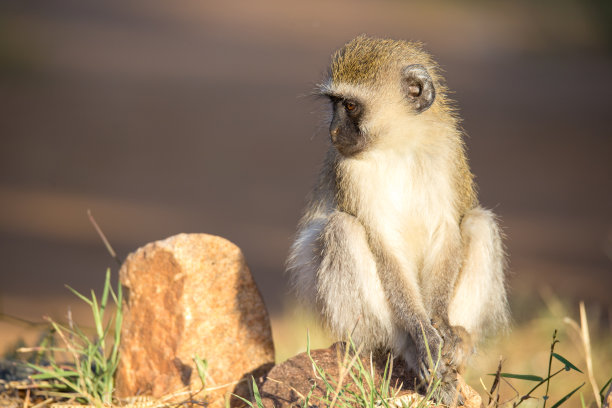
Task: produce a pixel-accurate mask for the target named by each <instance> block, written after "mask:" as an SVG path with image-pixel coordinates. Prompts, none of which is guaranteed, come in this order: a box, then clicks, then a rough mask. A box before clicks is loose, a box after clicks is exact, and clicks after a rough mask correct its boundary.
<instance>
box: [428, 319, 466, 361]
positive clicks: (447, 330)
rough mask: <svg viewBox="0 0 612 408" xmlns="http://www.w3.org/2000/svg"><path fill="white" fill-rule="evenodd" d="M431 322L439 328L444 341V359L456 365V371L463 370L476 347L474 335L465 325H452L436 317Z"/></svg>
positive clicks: (442, 356)
mask: <svg viewBox="0 0 612 408" xmlns="http://www.w3.org/2000/svg"><path fill="white" fill-rule="evenodd" d="M431 324H432V326H433V327H434V328H435V329H436V330H438V333H439V334H440V336H441V337H442V341H443V342H444V344H443V346H442V355H441V358H442V360H444V361H445V362H446V364H448V365H450V366H452V367H454V368H455V369H456V371H458V372H462V371H463V368H464V366H465V363H466V361H467V359H468V357H469V356H470V355H471V354H472V351H473V348H474V344H473V341H472V337H471V336H470V334H469V333H468V331H467V330H465V328H464V327H463V326H451V325H450V324H449V323H448V322H445V321H444V320H442V319H438V318H434V319H433V320H432V322H431Z"/></svg>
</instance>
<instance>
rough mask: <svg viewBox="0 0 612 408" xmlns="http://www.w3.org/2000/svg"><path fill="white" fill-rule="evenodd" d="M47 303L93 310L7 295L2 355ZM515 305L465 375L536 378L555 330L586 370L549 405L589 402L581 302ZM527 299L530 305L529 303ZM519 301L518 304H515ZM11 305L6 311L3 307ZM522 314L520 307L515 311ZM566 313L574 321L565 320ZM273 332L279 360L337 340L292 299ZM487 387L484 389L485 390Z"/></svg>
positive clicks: (602, 330)
mask: <svg viewBox="0 0 612 408" xmlns="http://www.w3.org/2000/svg"><path fill="white" fill-rule="evenodd" d="M39 302H42V303H43V304H44V305H45V307H44V310H45V314H46V315H48V316H50V317H52V318H53V319H55V320H57V321H65V320H66V316H67V311H68V310H70V312H71V313H72V315H73V318H74V320H75V321H77V322H80V323H81V324H82V325H85V326H88V325H89V326H90V325H91V324H92V322H91V318H90V314H89V313H90V312H89V309H88V307H87V306H86V305H84V304H83V303H82V302H80V301H79V300H78V299H76V298H73V297H71V295H70V294H68V295H66V296H65V297H57V298H48V299H36V300H34V299H30V300H29V301H28V300H27V299H20V298H10V297H6V296H5V297H4V298H3V299H2V305H3V306H2V307H3V312H4V313H8V311H9V310H10V311H11V313H10V314H11V315H16V314H15V312H16V311H17V312H19V311H21V312H20V313H19V317H21V318H24V321H21V320H16V319H13V318H11V317H8V316H6V315H4V316H3V317H2V318H1V319H0V352H2V353H3V354H4V355H5V356H6V355H8V354H11V353H12V351H13V350H14V349H15V348H16V347H18V346H23V345H35V344H36V342H37V341H38V339H39V338H40V336H41V334H42V333H43V332H44V329H45V326H44V325H32V324H30V323H34V322H42V320H43V319H42V316H41V315H38V316H37V315H36V313H40V310H41V308H40V303H39ZM515 303H520V308H521V309H527V310H528V309H530V308H531V309H532V310H533V313H532V315H531V316H527V317H522V321H520V322H515V323H514V325H513V327H512V329H511V330H510V332H509V333H508V334H507V335H505V336H500V337H498V338H495V339H491V340H489V341H487V342H486V343H485V344H484V345H482V346H481V347H480V350H479V352H478V354H477V355H476V356H475V357H474V358H473V359H472V361H471V364H470V367H469V368H468V370H467V372H466V373H465V378H466V380H467V382H468V384H470V385H471V386H472V387H473V388H474V389H476V391H478V392H479V393H480V394H481V396H483V399H484V401H485V402H486V401H487V400H488V397H487V390H488V389H490V387H491V384H492V382H493V377H492V376H490V375H489V374H490V373H494V372H495V371H496V369H497V366H498V364H499V361H500V358H501V360H502V371H503V372H508V373H514V374H533V375H538V376H541V377H545V376H546V375H547V369H548V362H549V356H550V344H551V341H552V335H553V332H554V331H555V330H557V339H558V340H559V341H560V342H559V343H558V344H556V346H555V352H556V353H558V354H560V355H561V356H563V357H565V358H567V359H568V360H569V361H570V362H572V363H573V364H574V365H576V366H577V367H578V368H579V369H580V370H582V371H583V373H584V374H581V373H578V372H574V371H568V372H565V371H564V372H561V373H560V374H559V375H557V376H556V377H555V378H553V379H552V380H551V382H550V391H549V392H550V402H551V404H549V405H550V406H552V405H553V404H554V402H556V401H558V400H559V399H561V398H562V397H563V396H565V395H566V394H568V393H569V392H570V391H572V390H573V389H575V388H576V387H578V386H580V385H581V384H582V383H585V384H584V385H583V386H582V388H580V390H579V391H578V392H577V393H576V394H574V395H573V396H572V399H571V400H569V401H568V402H567V403H566V404H565V405H566V406H580V402H579V401H580V397H581V396H580V394H581V393H582V397H583V398H584V400H585V403H586V404H587V405H586V406H589V405H588V404H589V403H591V402H593V400H594V397H593V395H594V391H593V385H592V383H591V382H590V381H589V377H588V367H587V363H586V358H585V349H584V343H583V342H582V341H581V335H580V333H579V332H578V326H580V324H581V323H580V316H579V307H578V304H571V305H569V304H563V302H561V301H560V300H559V299H558V298H557V297H555V296H554V295H552V294H550V293H548V292H546V291H544V292H543V294H542V295H541V298H540V299H532V300H531V301H530V302H529V301H521V302H515ZM529 305H531V306H529ZM518 307H519V306H517V308H518ZM7 309H8V310H7ZM520 313H522V314H524V313H523V312H520ZM598 313H599V312H598V311H597V310H588V309H587V316H588V318H587V322H588V326H589V334H590V345H591V349H592V350H591V355H592V359H591V360H592V373H593V378H594V380H595V382H596V387H597V389H600V388H601V387H603V385H604V384H605V383H606V381H607V380H608V379H609V378H610V377H611V376H612V335H611V329H610V322H609V321H606V320H605V319H604V318H603V317H602V316H601V315H598ZM568 318H569V319H571V320H572V321H574V322H575V325H574V323H569V320H568ZM271 323H272V330H273V336H274V342H275V347H276V360H277V362H282V361H284V360H286V359H287V358H289V357H291V356H293V355H295V354H297V353H300V352H303V351H305V350H306V344H307V338H308V337H309V338H310V346H311V348H313V349H316V348H321V347H327V346H329V345H330V344H331V343H333V341H334V339H333V338H332V337H331V336H330V335H329V334H328V333H327V332H326V330H325V329H323V328H322V327H321V325H320V324H319V323H318V321H317V319H316V317H315V316H314V315H313V314H312V313H309V312H308V311H306V310H304V309H303V308H300V307H298V306H296V305H292V306H288V307H286V308H285V312H284V313H282V314H278V315H273V316H271ZM562 367H563V365H562V364H561V363H560V362H559V361H557V360H555V359H553V363H552V372H555V371H557V370H559V369H560V368H562ZM535 384H536V383H534V382H529V381H521V380H516V379H513V380H509V381H508V382H503V383H502V386H501V396H500V401H501V402H504V401H509V400H511V399H513V398H517V396H522V395H525V394H526V393H527V392H528V390H529V389H530V388H532V387H533V386H534V385H535ZM485 387H486V389H485ZM544 389H545V386H542V387H540V388H539V389H538V390H537V391H536V392H534V393H533V394H532V395H533V396H534V397H539V398H540V397H541V396H542V395H543V392H544ZM541 405H542V401H541V399H533V400H528V401H525V402H524V403H523V404H522V405H521V406H525V407H536V406H541Z"/></svg>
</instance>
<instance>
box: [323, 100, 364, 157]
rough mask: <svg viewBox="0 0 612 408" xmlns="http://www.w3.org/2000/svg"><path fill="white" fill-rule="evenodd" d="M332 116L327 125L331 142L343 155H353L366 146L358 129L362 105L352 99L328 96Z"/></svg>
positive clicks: (361, 115)
mask: <svg viewBox="0 0 612 408" xmlns="http://www.w3.org/2000/svg"><path fill="white" fill-rule="evenodd" d="M329 99H330V101H331V103H332V108H333V117H332V121H331V124H330V126H329V135H330V137H331V142H332V144H333V145H334V147H335V148H336V149H338V151H339V152H340V153H341V154H342V155H343V156H353V155H355V154H357V153H359V152H361V151H363V149H365V148H366V146H367V144H368V140H367V138H366V136H365V135H364V134H363V132H361V131H360V130H359V122H360V121H361V118H362V117H363V111H364V109H363V105H362V104H361V103H360V102H359V101H356V100H354V99H344V98H340V97H337V96H329Z"/></svg>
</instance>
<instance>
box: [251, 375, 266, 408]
mask: <svg viewBox="0 0 612 408" xmlns="http://www.w3.org/2000/svg"><path fill="white" fill-rule="evenodd" d="M251 381H252V383H253V396H254V397H255V403H257V406H258V407H263V406H264V405H263V402H262V401H261V395H259V388H257V384H256V383H255V378H254V377H253V376H251Z"/></svg>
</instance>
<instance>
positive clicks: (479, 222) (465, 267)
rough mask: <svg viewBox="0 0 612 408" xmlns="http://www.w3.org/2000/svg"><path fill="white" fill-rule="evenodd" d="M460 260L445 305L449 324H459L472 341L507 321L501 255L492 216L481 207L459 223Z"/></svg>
mask: <svg viewBox="0 0 612 408" xmlns="http://www.w3.org/2000/svg"><path fill="white" fill-rule="evenodd" d="M461 235H462V238H463V245H464V259H463V264H462V267H461V272H460V274H459V277H458V279H457V283H456V286H455V292H454V296H453V298H452V300H451V303H450V305H449V320H450V323H451V324H452V325H459V326H463V327H464V328H465V329H466V330H467V331H468V332H469V333H470V335H471V337H472V338H473V340H474V341H477V340H478V338H479V337H481V336H482V335H483V333H486V331H488V330H492V329H495V328H498V327H503V326H505V325H506V324H507V323H508V304H507V299H506V288H505V285H504V266H505V256H504V250H503V245H502V240H501V236H500V232H499V228H498V226H497V223H496V222H495V216H494V215H493V213H492V212H490V211H487V210H485V209H483V208H481V207H476V208H474V209H472V210H470V211H469V212H468V213H467V214H466V215H465V217H464V218H463V221H462V223H461Z"/></svg>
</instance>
